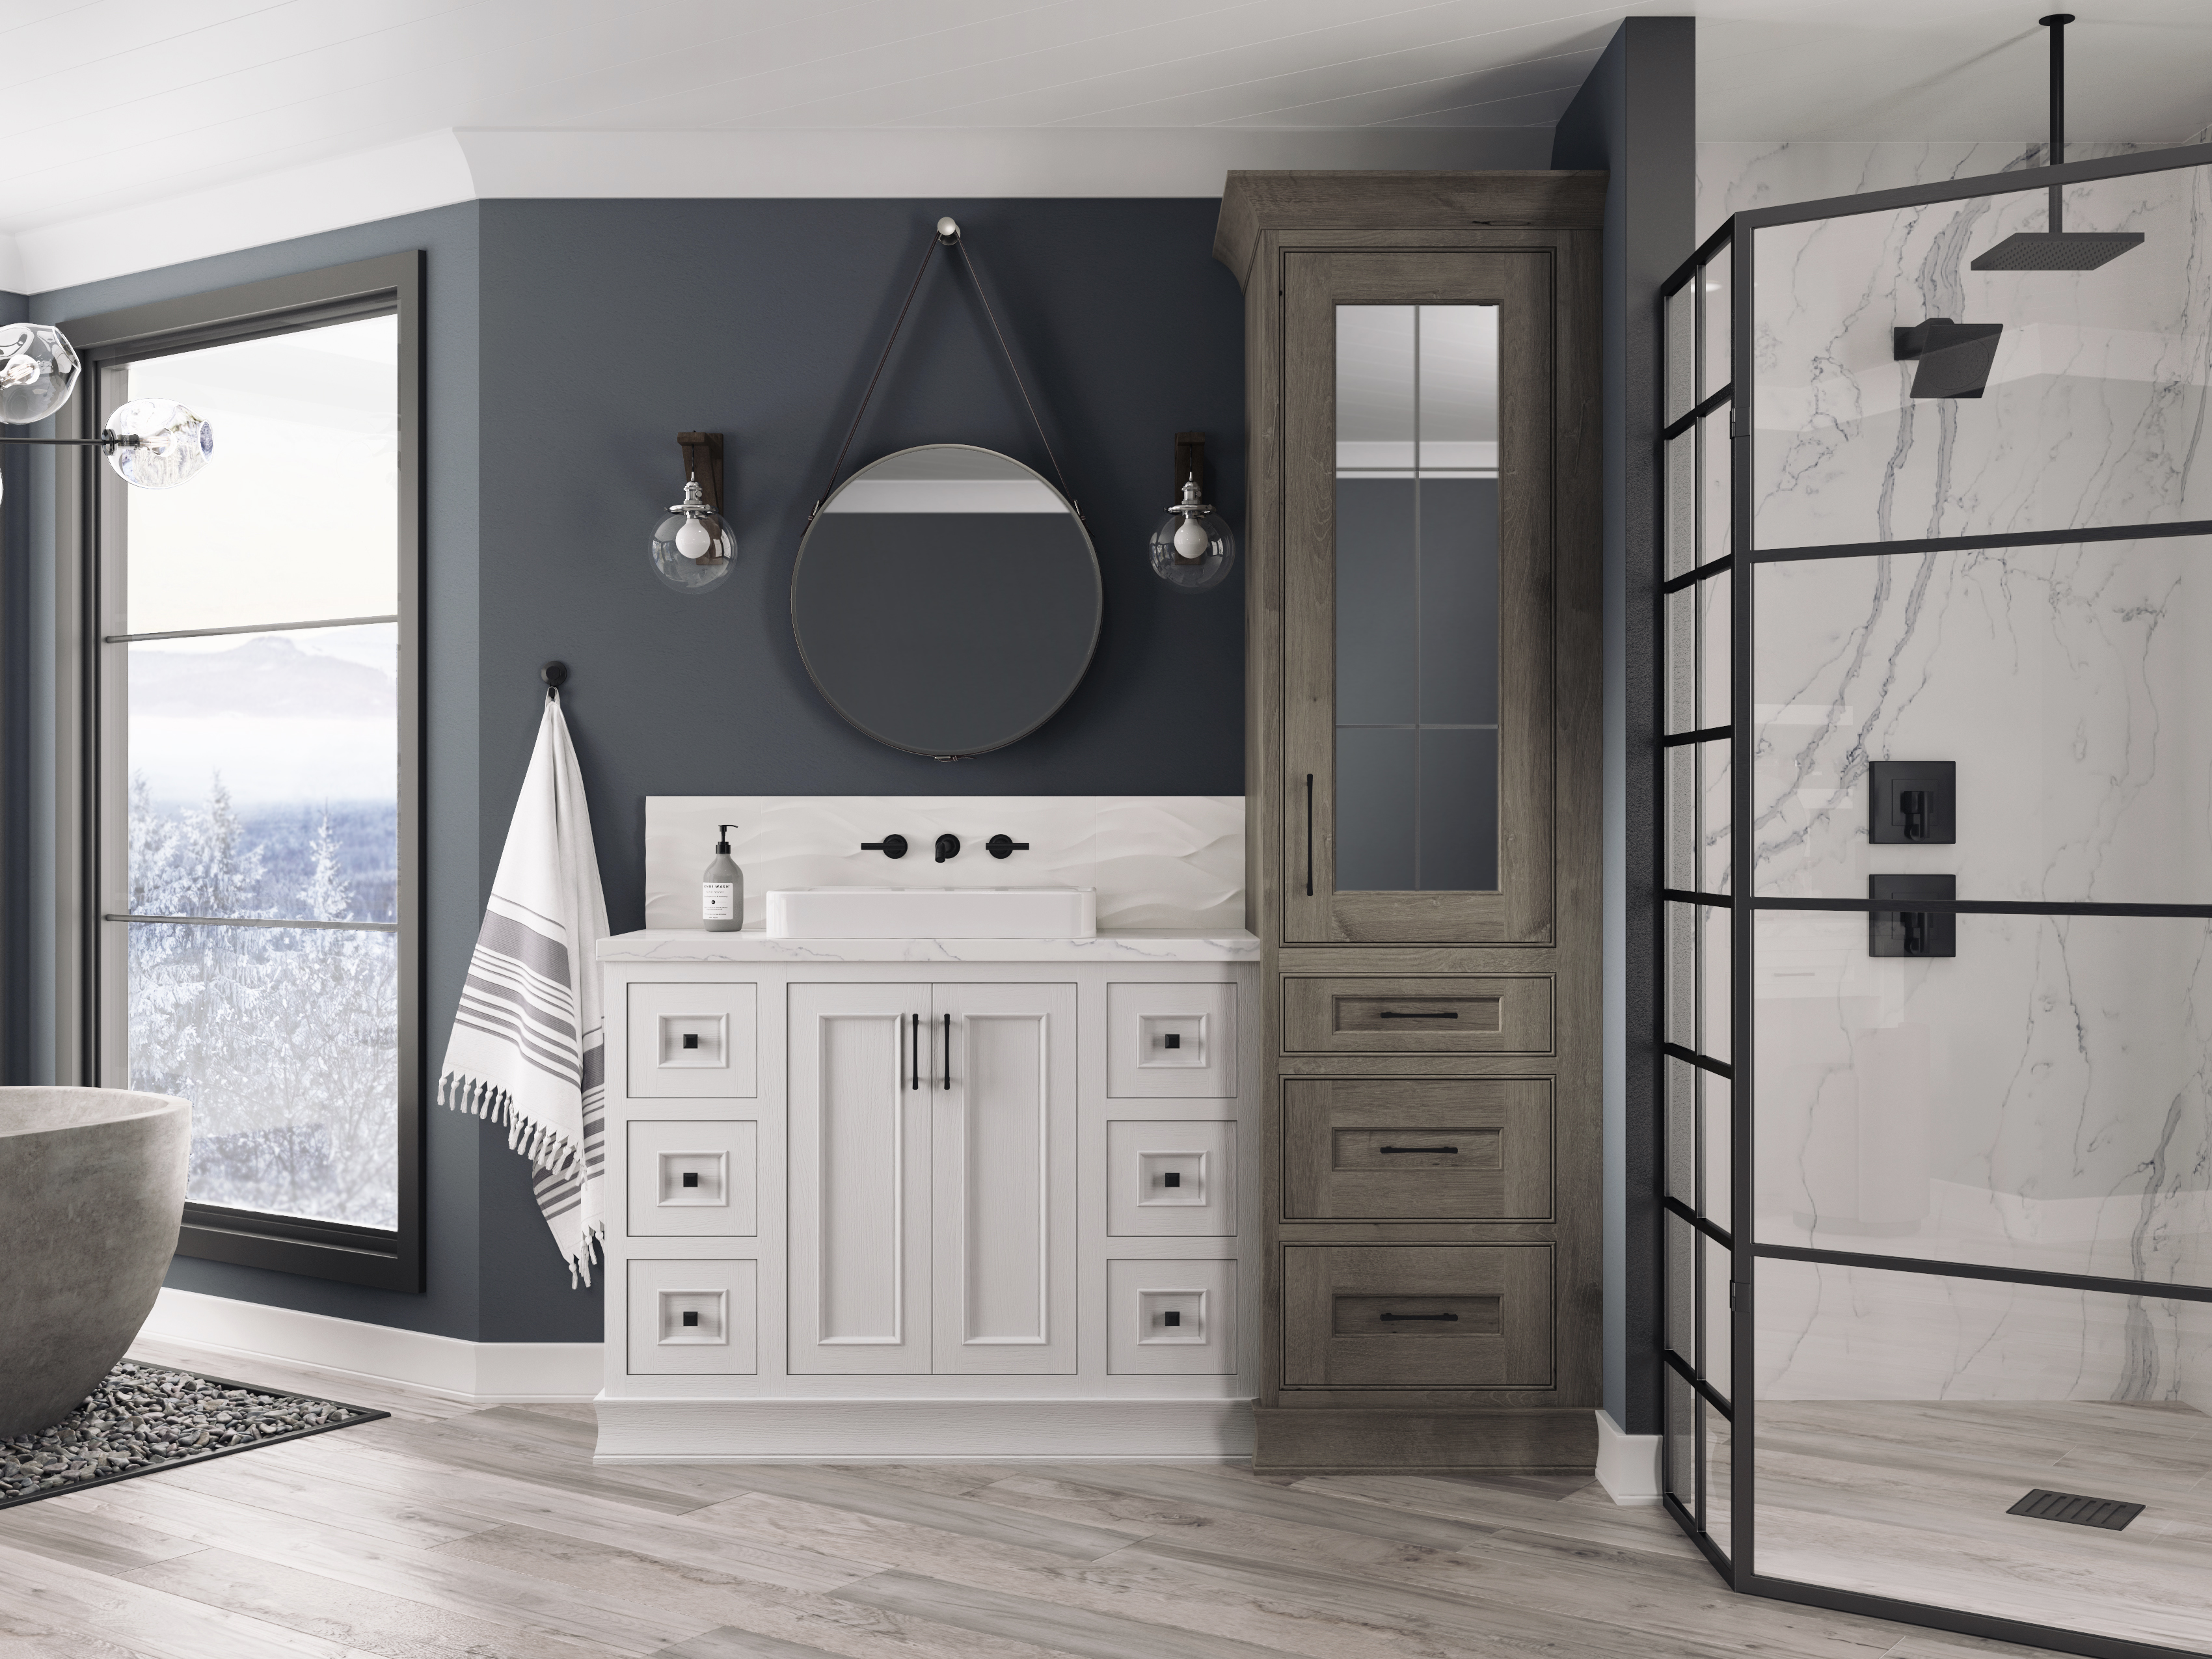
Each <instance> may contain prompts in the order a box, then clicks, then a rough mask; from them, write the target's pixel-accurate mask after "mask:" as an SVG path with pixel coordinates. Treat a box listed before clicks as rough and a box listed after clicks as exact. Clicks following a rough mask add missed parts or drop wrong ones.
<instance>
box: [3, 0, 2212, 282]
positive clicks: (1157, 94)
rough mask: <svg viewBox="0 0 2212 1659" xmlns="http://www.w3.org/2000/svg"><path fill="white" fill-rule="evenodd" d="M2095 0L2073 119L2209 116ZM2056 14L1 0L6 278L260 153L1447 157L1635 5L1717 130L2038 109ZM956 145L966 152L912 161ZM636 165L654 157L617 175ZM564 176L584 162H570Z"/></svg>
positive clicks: (355, 166) (1939, 120)
mask: <svg viewBox="0 0 2212 1659" xmlns="http://www.w3.org/2000/svg"><path fill="white" fill-rule="evenodd" d="M2082 4H2083V6H2084V10H2083V14H2082V16H2083V21H2082V22H2081V23H2080V24H2079V25H2077V26H2076V27H2075V28H2074V29H2072V30H2070V31H2069V58H2070V60H2071V62H2070V64H2069V69H2070V71H2071V78H2072V88H2071V93H2070V95H2069V126H2070V136H2073V137H2080V138H2082V139H2133V140H2138V141H2151V142H2173V141H2178V140H2179V139H2182V138H2185V137H2190V136H2191V135H2193V134H2195V133H2197V132H2198V131H2201V130H2202V129H2203V128H2204V127H2205V126H2206V125H2208V124H2212V0H2082ZM2039 9H2040V4H2039V0H2025V3H2021V0H2012V3H2004V4H1994V3H1989V0H1852V3H1838V0H1671V3H1670V0H1643V3H1636V4H1630V5H1589V4H1584V3H1578V0H1429V3H1418V0H796V3H794V0H192V3H190V4H161V3H149V0H0V144H4V149H0V155H5V157H6V166H5V171H4V173H0V233H5V234H12V235H14V236H15V238H16V239H17V240H18V241H19V242H20V243H21V248H22V254H21V258H22V261H23V264H22V265H21V266H19V267H18V268H17V270H15V271H14V272H12V273H10V272H9V271H6V270H0V285H8V286H16V285H20V283H21V282H22V281H24V280H26V279H28V278H32V277H36V276H46V275H50V274H51V275H58V274H60V273H61V272H63V271H64V270H67V271H68V275H69V279H70V280H79V279H80V278H81V276H82V269H81V267H82V266H83V261H82V260H79V261H77V262H76V265H74V266H72V265H71V264H70V261H68V260H66V259H64V260H61V262H60V263H59V264H53V262H52V259H50V258H48V257H47V254H51V253H52V252H53V250H56V249H58V248H60V247H61V246H63V245H64V243H65V242H67V241H68V240H69V236H68V234H67V233H68V230H69V228H70V227H102V226H104V227H105V231H104V232H103V234H104V236H105V240H106V242H107V243H109V244H112V243H113V242H114V241H115V240H116V239H117V236H118V234H122V233H123V232H125V230H126V229H127V228H128V227H129V226H130V225H131V224H134V223H139V222H141V221H142V220H143V226H142V228H148V227H151V226H152V225H154V224H155V222H157V221H162V220H164V219H165V218H166V219H167V220H168V221H175V222H182V221H186V220H189V221H192V222H197V223H199V224H200V225H201V227H202V228H203V230H205V229H206V223H205V222H206V221H207V220H208V219H209V218H210V216H211V215H212V216H221V215H222V214H225V213H232V212H238V211H242V208H241V205H240V204H243V203H245V202H246V201H247V200H248V199H249V197H252V195H253V189H254V181H264V182H263V183H261V184H260V185H259V186H258V189H259V193H260V196H261V197H277V196H283V197H288V198H289V199H290V200H291V202H292V203H293V204H294V205H295V207H297V206H298V205H300V204H301V201H302V198H304V197H320V198H325V200H326V202H327V207H328V210H329V211H337V212H341V213H343V216H342V217H340V218H338V219H337V220H336V221H335V222H358V221H359V220H360V219H361V218H362V217H364V216H369V215H368V214H366V213H365V212H364V211H363V208H364V207H367V208H374V209H378V210H400V209H398V208H396V207H394V205H393V204H395V203H399V202H404V203H407V204H412V205H428V204H430V202H431V198H436V199H441V200H460V199H465V198H466V197H469V196H471V195H495V194H500V193H521V194H560V193H575V194H584V193H599V192H602V191H604V192H605V193H618V194H705V195H712V194H753V193H775V194H788V193H810V194H811V193H822V194H837V195H875V194H897V193H905V192H904V191H902V190H901V189H897V188H894V187H893V185H896V184H900V183H903V184H908V185H913V184H914V181H915V176H916V171H917V168H918V169H919V170H920V172H921V173H922V174H924V175H928V176H931V177H938V176H941V177H942V181H943V184H944V185H948V186H957V185H963V184H964V185H971V186H972V185H975V184H977V183H978V182H979V181H980V182H981V184H982V185H984V186H985V187H989V186H990V185H991V181H992V180H993V179H1004V181H1005V186H1004V187H1005V189H1006V190H1012V189H1014V188H1022V189H1035V188H1036V187H1037V182H1038V179H1039V176H1040V173H1042V172H1048V171H1050V170H1051V169H1060V170H1061V171H1062V172H1064V173H1066V174H1067V176H1069V177H1070V178H1071V179H1072V183H1071V184H1070V185H1069V190H1070V191H1072V192H1073V193H1095V194H1133V193H1151V192H1152V191H1160V192H1161V193H1178V194H1182V193H1190V194H1197V193H1211V191H1209V190H1207V188H1206V185H1205V183H1204V180H1205V179H1207V178H1211V179H1213V180H1214V183H1213V185H1212V189H1213V190H1218V177H1219V168H1220V167H1221V166H1222V165H1224V164H1233V165H1244V166H1268V165H1323V166H1326V165H1337V166H1342V165H1348V164H1356V163H1358V162H1360V161H1365V162H1368V163H1369V164H1377V163H1383V164H1388V163H1389V162H1391V161H1395V162H1396V163H1397V164H1400V165H1450V164H1451V159H1452V157H1453V156H1454V155H1455V154H1465V153H1466V147H1467V143H1468V136H1467V133H1466V130H1467V129H1469V128H1481V129H1492V130H1504V131H1503V132H1496V133H1495V136H1496V137H1502V138H1506V139H1509V140H1510V139H1512V138H1514V137H1516V136H1517V137H1518V138H1519V139H1521V140H1522V141H1525V142H1524V143H1522V149H1521V150H1520V151H1518V152H1516V154H1525V155H1527V156H1528V157H1529V158H1531V159H1532V161H1533V163H1534V164H1539V165H1540V164H1541V160H1542V157H1543V153H1544V149H1545V143H1544V135H1545V133H1546V131H1547V130H1548V128H1549V127H1550V126H1551V125H1552V124H1553V122H1554V121H1555V120H1556V119H1557V118H1558V116H1559V112H1560V111H1561V110H1562V109H1564V108H1565V106H1566V103H1567V101H1568V100H1569V99H1570V98H1571V96H1572V95H1573V93H1574V90H1575V88H1577V86H1578V85H1579V84H1580V83H1581V81H1582V78H1583V75H1584V73H1585V72H1586V71H1587V70H1588V69H1589V65H1590V64H1591V63H1592V62H1593V61H1594V60H1595V57H1596V55H1597V53H1598V52H1599V50H1600V49H1601V47H1602V46H1603V45H1604V43H1605V41H1606V40H1607V38H1609V36H1610V35H1611V34H1612V33H1613V27H1614V26H1615V25H1616V24H1617V23H1618V22H1619V21H1620V19H1621V18H1622V17H1623V16H1626V15H1678V14H1685V13H1687V14H1694V15H1697V16H1698V17H1699V20H1700V21H1699V58H1700V70H1699V81H1700V87H1699V130H1700V135H1701V136H1702V137H1706V138H1727V139H1778V138H1784V137H1788V138H1796V139H1820V138H1836V139H1843V138H1860V139H1864V138H1889V139H1923V138H1927V139H1936V138H1967V139H1985V138H2004V139H2015V138H2027V137H2036V136H2039V132H2040V130H2041V128H2042V125H2043V119H2044V94H2043V85H2042V81H2043V64H2044V57H2043V53H2044V46H2043V31H2041V30H2040V29H2039V28H2037V27H2035V26H2034V18H2035V16H2036V15H2037V14H2038V12H2039ZM618 134H619V135H626V137H614V136H613V135H618ZM808 134H811V135H814V137H812V138H811V140H807V139H805V138H804V137H802V136H803V135H808ZM600 135H606V136H605V137H601V136H600ZM694 135H696V137H692V139H691V142H690V143H686V142H685V139H686V137H687V136H694ZM862 135H870V136H869V137H865V138H863V137H861V136H862ZM894 135H896V136H894ZM533 147H534V149H533ZM525 150H530V151H531V152H532V154H533V155H536V157H537V160H536V161H535V162H534V163H532V164H531V165H527V166H526V165H523V164H522V163H521V161H519V160H518V158H519V157H520V156H521V155H522V153H523V152H524V151H525ZM948 156H949V157H954V158H956V159H957V160H958V161H959V163H960V164H959V165H956V166H951V167H950V168H949V171H945V172H943V173H942V174H941V175H933V174H930V173H929V169H930V167H932V166H935V165H937V161H936V160H935V158H940V157H948ZM611 157H616V158H621V157H626V158H629V161H622V162H619V163H618V162H617V161H611V160H610V159H609V158H611ZM825 158H826V159H825ZM917 158H919V159H917ZM633 163H634V164H635V166H633V165H632V164H633ZM625 167H629V168H631V170H632V171H635V167H646V168H647V172H648V173H649V174H650V179H649V187H647V185H640V184H638V183H636V182H635V181H634V180H631V181H628V182H626V181H625V179H624V178H623V177H620V176H617V175H619V174H622V173H623V170H624V168H625ZM518 168H519V171H518ZM487 169H489V170H487ZM884 169H888V170H889V172H888V173H885V172H884ZM994 169H995V170H994ZM833 173H834V174H836V178H835V179H834V180H833V182H832V183H830V184H824V183H823V179H824V178H825V177H828V176H829V175H830V174H833ZM577 175H581V176H582V178H583V179H588V180H590V181H591V183H590V188H588V189H586V188H583V187H580V186H576V187H572V186H568V185H564V184H563V183H562V180H563V179H567V178H570V177H574V176H577ZM1192 179H1196V180H1198V181H1199V182H1198V183H1197V185H1196V187H1195V188H1192V187H1191V180H1192ZM915 187H917V188H921V189H924V190H927V189H929V188H931V187H932V185H929V184H928V183H926V182H925V183H922V184H921V185H917V186H915ZM197 191H208V192H211V193H210V194H209V195H208V196H207V197H205V198H204V200H200V199H199V198H197V197H191V196H190V194H189V193H191V192H197ZM241 191H245V193H244V194H241V193H240V192H241ZM948 193H949V192H948ZM994 193H1000V192H998V191H994ZM1048 193H1049V191H1048ZM188 200H189V201H191V202H192V203H193V204H194V206H193V207H192V209H191V211H185V203H186V202H187V201H188ZM148 234H151V232H150V229H149V232H148ZM225 245H226V246H240V244H239V243H238V242H237V241H235V240H230V241H228V242H227V243H226V244H225ZM162 246H163V248H164V250H165V252H170V251H171V250H170V249H169V245H168V244H167V243H163V244H162ZM41 249H43V250H46V253H41V252H40V250H41ZM116 257H118V256H117V255H116V254H115V253H114V252H112V251H111V252H108V253H107V254H106V255H104V256H102V258H103V259H104V261H105V263H106V264H110V265H112V264H113V260H114V258H116ZM99 263H101V261H100V260H95V261H94V264H99ZM142 264H143V261H142ZM26 267H27V268H26ZM49 267H51V270H49ZM117 268H120V269H128V268H131V267H130V266H127V265H126V266H122V267H117ZM11 276H12V277H13V279H14V280H13V281H11V280H10V277H11ZM40 285H41V286H46V285H50V284H49V283H40Z"/></svg>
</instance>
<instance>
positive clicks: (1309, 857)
mask: <svg viewBox="0 0 2212 1659" xmlns="http://www.w3.org/2000/svg"><path fill="white" fill-rule="evenodd" d="M1306 896H1307V897H1308V898H1311V897H1312V896H1313V774H1312V773H1310V772H1309V773H1307V774H1306Z"/></svg>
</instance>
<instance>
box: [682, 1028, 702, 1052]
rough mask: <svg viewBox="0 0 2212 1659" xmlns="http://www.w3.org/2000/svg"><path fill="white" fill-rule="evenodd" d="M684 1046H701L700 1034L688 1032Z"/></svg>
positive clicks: (685, 1034)
mask: <svg viewBox="0 0 2212 1659" xmlns="http://www.w3.org/2000/svg"><path fill="white" fill-rule="evenodd" d="M698 1046H699V1034H698V1033H697V1032H696V1031H686V1032H685V1033H684V1047H685V1048H697V1047H698Z"/></svg>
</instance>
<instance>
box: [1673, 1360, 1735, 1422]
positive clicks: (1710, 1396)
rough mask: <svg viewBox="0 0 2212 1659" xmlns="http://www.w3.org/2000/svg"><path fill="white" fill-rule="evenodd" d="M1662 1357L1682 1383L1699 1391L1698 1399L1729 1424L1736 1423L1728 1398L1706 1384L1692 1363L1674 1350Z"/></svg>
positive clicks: (1709, 1384)
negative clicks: (1691, 1365)
mask: <svg viewBox="0 0 2212 1659" xmlns="http://www.w3.org/2000/svg"><path fill="white" fill-rule="evenodd" d="M1662 1357H1663V1358H1665V1360H1666V1361H1667V1363H1668V1365H1670V1366H1671V1367H1673V1368H1674V1372H1675V1374H1676V1375H1677V1376H1680V1378H1681V1379H1682V1381H1684V1382H1685V1383H1688V1384H1689V1385H1690V1386H1691V1387H1692V1389H1696V1390H1697V1391H1698V1397H1699V1399H1700V1400H1702V1401H1705V1404H1707V1405H1708V1406H1711V1407H1712V1408H1713V1409H1714V1410H1715V1411H1717V1412H1718V1413H1720V1414H1721V1415H1722V1416H1723V1417H1725V1418H1726V1419H1728V1420H1729V1422H1731V1423H1733V1422H1735V1412H1734V1411H1732V1410H1731V1409H1730V1408H1729V1402H1728V1396H1727V1395H1723V1394H1722V1393H1721V1392H1720V1390H1719V1389H1716V1388H1714V1387H1713V1385H1712V1384H1711V1383H1708V1382H1706V1381H1705V1379H1704V1378H1703V1377H1701V1376H1699V1375H1698V1374H1697V1372H1696V1371H1694V1370H1692V1369H1691V1368H1690V1362H1689V1361H1688V1360H1686V1359H1685V1358H1682V1356H1681V1355H1680V1354H1678V1353H1676V1352H1674V1350H1673V1349H1672V1348H1668V1349H1667V1350H1665V1352H1664V1353H1663V1355H1662Z"/></svg>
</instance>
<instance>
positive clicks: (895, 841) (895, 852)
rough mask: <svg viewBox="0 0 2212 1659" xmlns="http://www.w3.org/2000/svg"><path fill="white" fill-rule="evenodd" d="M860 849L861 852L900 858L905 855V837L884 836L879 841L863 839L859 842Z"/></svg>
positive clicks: (888, 857)
mask: <svg viewBox="0 0 2212 1659" xmlns="http://www.w3.org/2000/svg"><path fill="white" fill-rule="evenodd" d="M860 850H861V851H862V852H863V853H881V854H883V855H884V857H885V858H887V859H902V858H904V857H905V856H906V837H905V836H884V838H883V839H882V840H881V841H864V842H861V843H860Z"/></svg>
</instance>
